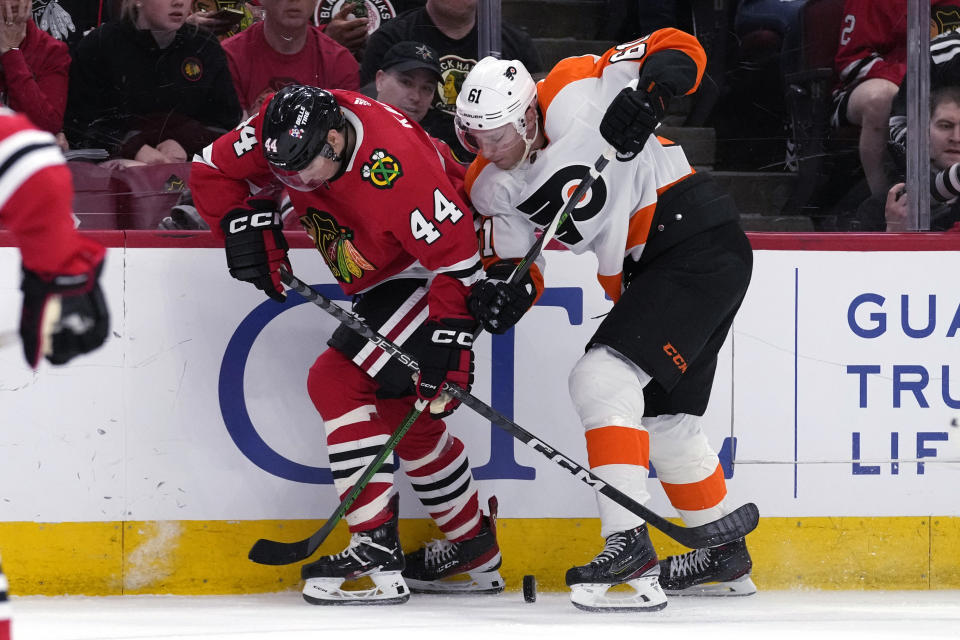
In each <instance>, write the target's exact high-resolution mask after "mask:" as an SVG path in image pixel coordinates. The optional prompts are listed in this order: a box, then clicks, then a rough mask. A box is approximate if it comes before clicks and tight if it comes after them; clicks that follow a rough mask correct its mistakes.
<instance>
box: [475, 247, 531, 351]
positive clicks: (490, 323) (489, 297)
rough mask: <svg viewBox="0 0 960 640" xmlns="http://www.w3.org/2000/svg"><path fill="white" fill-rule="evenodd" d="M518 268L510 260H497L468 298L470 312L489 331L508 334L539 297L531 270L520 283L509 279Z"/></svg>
mask: <svg viewBox="0 0 960 640" xmlns="http://www.w3.org/2000/svg"><path fill="white" fill-rule="evenodd" d="M515 267H516V265H515V264H513V262H510V261H509V260H501V261H500V262H495V263H494V264H493V265H492V266H491V267H490V268H489V269H487V278H486V279H485V280H482V281H480V282H479V283H477V284H476V285H475V286H474V287H473V291H472V292H471V293H470V297H469V298H467V308H469V309H470V313H472V314H473V317H474V318H476V319H477V322H479V323H480V324H481V325H482V326H483V328H484V329H486V330H487V331H489V332H490V333H506V332H507V331H508V330H509V329H510V327H512V326H513V325H515V324H517V322H519V321H520V318H522V317H523V314H525V313H526V312H527V310H528V309H530V305H532V304H533V301H534V300H536V299H537V286H536V285H535V284H534V283H533V278H532V277H530V272H529V271H527V272H526V273H525V274H524V276H523V278H521V279H520V282H518V283H516V284H511V283H509V282H507V280H509V279H510V274H512V273H513V270H514V268H515Z"/></svg>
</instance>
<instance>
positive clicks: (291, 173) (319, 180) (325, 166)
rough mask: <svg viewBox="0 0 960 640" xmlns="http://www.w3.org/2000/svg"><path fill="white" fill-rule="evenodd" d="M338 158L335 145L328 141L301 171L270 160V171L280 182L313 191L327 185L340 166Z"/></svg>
mask: <svg viewBox="0 0 960 640" xmlns="http://www.w3.org/2000/svg"><path fill="white" fill-rule="evenodd" d="M338 160H339V159H338V158H337V154H336V153H334V151H333V147H331V146H330V143H327V144H325V145H323V148H322V149H321V150H320V153H318V154H317V156H316V157H315V158H314V159H313V160H311V161H310V164H308V165H307V166H305V167H304V168H302V169H300V170H299V171H295V170H292V169H284V168H283V167H278V166H277V165H275V164H273V163H272V162H269V161H268V162H267V164H268V165H270V171H272V172H273V175H275V176H277V178H279V180H280V182H282V183H283V184H285V185H287V186H288V187H290V188H291V189H295V190H297V191H313V190H314V189H318V188H320V187H323V186H326V185H327V182H329V180H330V179H331V178H332V177H333V176H334V175H336V173H337V169H338V168H339V164H338Z"/></svg>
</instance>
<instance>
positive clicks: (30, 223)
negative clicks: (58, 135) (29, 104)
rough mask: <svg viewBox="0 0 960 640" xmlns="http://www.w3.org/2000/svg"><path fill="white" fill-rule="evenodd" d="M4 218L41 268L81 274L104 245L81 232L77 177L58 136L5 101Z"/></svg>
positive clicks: (0, 179)
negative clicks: (75, 191)
mask: <svg viewBox="0 0 960 640" xmlns="http://www.w3.org/2000/svg"><path fill="white" fill-rule="evenodd" d="M0 223H2V226H3V227H5V228H6V229H9V230H10V231H11V232H12V233H13V236H14V241H15V243H16V244H17V246H19V247H20V254H21V256H22V259H23V266H24V267H26V268H27V269H30V270H31V271H34V272H37V273H40V274H77V273H84V272H86V271H89V270H90V269H91V267H93V266H94V265H96V264H98V263H99V262H100V261H101V260H102V259H103V254H104V251H105V250H104V248H103V246H102V245H100V244H99V243H97V242H94V241H93V240H90V239H89V238H84V237H83V236H81V235H80V233H79V232H77V229H76V226H75V225H74V217H73V181H72V179H71V176H70V170H69V169H67V165H66V162H65V161H64V159H63V154H62V153H60V147H58V146H57V141H56V140H55V139H54V137H53V136H52V135H51V134H49V133H47V132H46V131H40V130H38V129H36V128H35V127H34V126H33V125H31V124H30V121H29V120H27V118H26V117H24V116H22V115H19V114H16V113H14V112H13V111H10V110H9V109H6V108H4V107H0Z"/></svg>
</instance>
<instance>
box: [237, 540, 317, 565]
mask: <svg viewBox="0 0 960 640" xmlns="http://www.w3.org/2000/svg"><path fill="white" fill-rule="evenodd" d="M310 541H311V539H310V538H307V539H306V540H299V541H297V542H278V541H277V540H267V539H265V538H261V539H260V540H257V541H256V543H254V545H253V546H252V547H251V548H250V553H248V554H247V557H248V558H250V560H253V561H254V562H256V563H257V564H266V565H271V566H278V565H284V564H293V563H294V562H302V561H303V560H306V559H307V558H309V557H310V556H311V555H312V554H313V551H315V550H316V549H313V550H311V549H310Z"/></svg>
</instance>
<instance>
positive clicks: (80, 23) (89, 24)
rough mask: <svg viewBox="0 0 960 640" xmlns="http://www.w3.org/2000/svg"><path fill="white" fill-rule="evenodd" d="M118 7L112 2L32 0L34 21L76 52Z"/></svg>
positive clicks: (109, 18)
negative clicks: (86, 38)
mask: <svg viewBox="0 0 960 640" xmlns="http://www.w3.org/2000/svg"><path fill="white" fill-rule="evenodd" d="M117 8H119V3H117V2H112V1H111V0H95V1H92V0H33V20H34V22H35V23H36V25H37V26H38V27H39V28H40V30H41V31H44V32H46V33H48V34H50V35H51V36H53V37H54V38H55V39H57V40H62V41H63V42H66V43H67V46H69V47H70V49H71V50H73V48H74V47H76V45H77V43H78V42H80V39H81V38H83V36H85V35H87V33H89V32H90V31H91V30H92V29H93V28H95V27H99V26H100V25H101V24H103V23H104V22H107V21H109V20H112V19H114V18H115V17H116V15H115V10H116V9H117Z"/></svg>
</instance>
